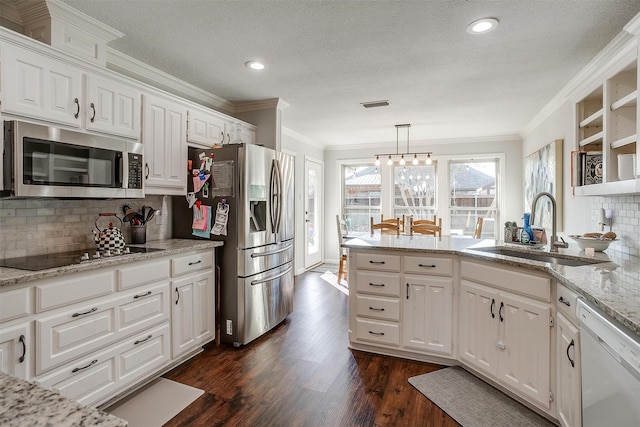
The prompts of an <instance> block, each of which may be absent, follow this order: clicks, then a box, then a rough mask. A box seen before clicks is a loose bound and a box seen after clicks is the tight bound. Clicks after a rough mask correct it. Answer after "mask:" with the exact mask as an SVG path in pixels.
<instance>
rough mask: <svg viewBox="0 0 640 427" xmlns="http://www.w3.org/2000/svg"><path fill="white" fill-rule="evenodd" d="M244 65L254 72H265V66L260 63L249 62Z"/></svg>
mask: <svg viewBox="0 0 640 427" xmlns="http://www.w3.org/2000/svg"><path fill="white" fill-rule="evenodd" d="M244 65H245V66H246V67H249V68H251V69H252V70H264V64H263V63H262V62H260V61H249V62H247V63H245V64H244Z"/></svg>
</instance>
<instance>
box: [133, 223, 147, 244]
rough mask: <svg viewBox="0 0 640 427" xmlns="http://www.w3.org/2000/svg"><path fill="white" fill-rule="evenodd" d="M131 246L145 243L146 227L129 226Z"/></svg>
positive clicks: (144, 225)
mask: <svg viewBox="0 0 640 427" xmlns="http://www.w3.org/2000/svg"><path fill="white" fill-rule="evenodd" d="M130 243H131V244H132V245H137V244H142V243H147V226H146V224H143V225H134V224H131V242H130Z"/></svg>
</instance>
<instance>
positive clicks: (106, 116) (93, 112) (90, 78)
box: [85, 74, 141, 139]
mask: <svg viewBox="0 0 640 427" xmlns="http://www.w3.org/2000/svg"><path fill="white" fill-rule="evenodd" d="M86 82H87V83H86V87H87V100H86V105H87V108H85V116H86V122H85V123H86V128H87V129H89V130H94V131H97V132H104V133H110V134H114V135H120V136H124V137H128V138H134V139H139V138H140V102H141V92H140V91H139V90H137V89H135V88H134V87H132V86H130V85H126V84H123V83H120V82H116V81H113V80H111V79H107V78H104V77H99V76H95V75H91V74H87V77H86Z"/></svg>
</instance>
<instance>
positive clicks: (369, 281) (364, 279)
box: [356, 270, 400, 297]
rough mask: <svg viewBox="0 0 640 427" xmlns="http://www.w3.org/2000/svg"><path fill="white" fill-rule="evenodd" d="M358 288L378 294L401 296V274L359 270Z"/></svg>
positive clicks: (361, 290)
mask: <svg viewBox="0 0 640 427" xmlns="http://www.w3.org/2000/svg"><path fill="white" fill-rule="evenodd" d="M357 277H358V279H357V282H356V290H357V291H358V292H365V293H369V294H376V295H389V296H395V297H399V296H400V275H398V274H389V273H369V272H365V271H360V270H358V272H357Z"/></svg>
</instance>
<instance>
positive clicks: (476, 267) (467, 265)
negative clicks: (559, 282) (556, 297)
mask: <svg viewBox="0 0 640 427" xmlns="http://www.w3.org/2000/svg"><path fill="white" fill-rule="evenodd" d="M460 276H461V277H462V278H466V279H470V280H473V281H474V282H484V283H486V284H489V285H491V286H493V287H497V288H501V289H505V290H508V291H511V292H515V293H518V294H521V295H526V296H530V297H533V298H537V299H540V300H543V301H547V302H551V280H550V279H549V278H548V277H540V276H533V275H531V274H530V273H529V272H527V271H522V272H520V271H514V270H507V269H504V268H498V267H493V266H489V265H486V264H480V263H476V262H469V261H462V262H461V263H460Z"/></svg>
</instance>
